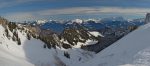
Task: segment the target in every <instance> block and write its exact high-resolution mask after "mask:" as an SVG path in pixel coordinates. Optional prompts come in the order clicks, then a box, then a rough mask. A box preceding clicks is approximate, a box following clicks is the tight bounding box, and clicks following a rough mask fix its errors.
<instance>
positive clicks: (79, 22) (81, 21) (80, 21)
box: [72, 19, 83, 24]
mask: <svg viewBox="0 0 150 66" xmlns="http://www.w3.org/2000/svg"><path fill="white" fill-rule="evenodd" d="M74 22H75V23H78V24H81V23H83V20H81V19H75V20H72V23H74Z"/></svg>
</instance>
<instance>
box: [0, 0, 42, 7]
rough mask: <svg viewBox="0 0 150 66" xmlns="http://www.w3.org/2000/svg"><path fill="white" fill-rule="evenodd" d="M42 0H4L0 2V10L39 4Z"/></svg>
mask: <svg viewBox="0 0 150 66" xmlns="http://www.w3.org/2000/svg"><path fill="white" fill-rule="evenodd" d="M37 1H42V0H9V1H7V0H2V1H0V9H1V8H6V7H13V6H16V5H19V4H23V3H28V2H37Z"/></svg>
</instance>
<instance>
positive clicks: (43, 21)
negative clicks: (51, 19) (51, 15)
mask: <svg viewBox="0 0 150 66" xmlns="http://www.w3.org/2000/svg"><path fill="white" fill-rule="evenodd" d="M36 22H37V24H44V23H46V22H47V20H36Z"/></svg>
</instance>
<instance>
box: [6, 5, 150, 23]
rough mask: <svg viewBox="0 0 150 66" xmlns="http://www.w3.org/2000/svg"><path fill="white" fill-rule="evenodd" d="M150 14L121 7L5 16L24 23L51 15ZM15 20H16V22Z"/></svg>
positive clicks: (60, 10)
mask: <svg viewBox="0 0 150 66" xmlns="http://www.w3.org/2000/svg"><path fill="white" fill-rule="evenodd" d="M148 12H150V9H149V8H121V7H74V8H64V9H47V10H40V11H31V12H17V13H12V14H7V15H5V17H6V18H8V19H9V20H12V19H13V20H15V21H21V20H22V21H24V20H35V19H40V17H44V16H52V15H58V16H59V15H65V14H70V15H76V14H82V15H84V14H86V15H88V14H89V16H90V15H91V14H112V13H113V14H122V15H124V14H129V15H136V16H137V15H145V13H148ZM16 19H17V20H16Z"/></svg>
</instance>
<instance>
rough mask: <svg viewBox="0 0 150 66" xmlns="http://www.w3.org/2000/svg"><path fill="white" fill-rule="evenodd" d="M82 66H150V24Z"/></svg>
mask: <svg viewBox="0 0 150 66" xmlns="http://www.w3.org/2000/svg"><path fill="white" fill-rule="evenodd" d="M80 66H150V24H146V25H144V26H141V27H140V28H138V29H137V30H135V31H133V32H132V33H130V34H128V35H127V36H125V37H123V38H122V39H120V40H119V41H118V42H116V43H114V44H112V45H111V46H109V47H108V48H106V49H104V50H103V51H101V52H100V53H98V54H97V56H96V57H95V58H93V59H92V60H90V61H88V62H86V63H83V64H81V65H80Z"/></svg>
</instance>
